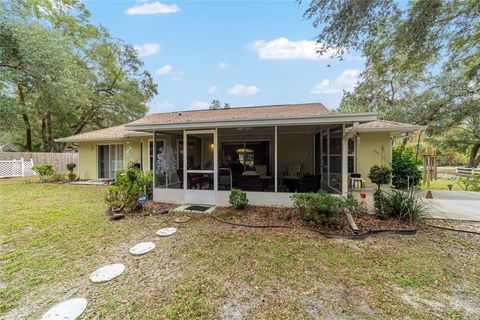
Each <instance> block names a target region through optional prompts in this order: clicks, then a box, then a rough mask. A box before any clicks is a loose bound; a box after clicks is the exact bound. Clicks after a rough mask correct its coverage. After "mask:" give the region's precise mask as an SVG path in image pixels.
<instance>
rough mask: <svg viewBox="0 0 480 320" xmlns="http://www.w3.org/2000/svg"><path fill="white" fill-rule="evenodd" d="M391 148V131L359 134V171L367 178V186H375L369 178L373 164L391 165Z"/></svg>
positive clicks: (357, 156)
mask: <svg viewBox="0 0 480 320" xmlns="http://www.w3.org/2000/svg"><path fill="white" fill-rule="evenodd" d="M391 149H392V148H391V142H390V133H388V132H375V133H362V134H360V136H358V138H357V155H356V158H357V172H358V173H360V174H361V175H362V177H363V178H364V179H365V183H366V186H367V187H374V186H375V185H374V184H372V182H371V181H370V179H368V172H369V171H370V168H371V167H372V166H374V165H385V166H391V163H392V151H391Z"/></svg>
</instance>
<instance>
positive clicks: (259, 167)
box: [255, 164, 267, 177]
mask: <svg viewBox="0 0 480 320" xmlns="http://www.w3.org/2000/svg"><path fill="white" fill-rule="evenodd" d="M255 171H256V172H257V173H258V174H259V175H260V177H265V176H267V165H266V164H256V165H255Z"/></svg>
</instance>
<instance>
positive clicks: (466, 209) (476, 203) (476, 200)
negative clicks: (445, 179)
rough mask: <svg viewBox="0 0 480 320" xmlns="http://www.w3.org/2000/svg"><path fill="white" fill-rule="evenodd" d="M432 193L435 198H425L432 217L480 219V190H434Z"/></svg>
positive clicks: (429, 214)
mask: <svg viewBox="0 0 480 320" xmlns="http://www.w3.org/2000/svg"><path fill="white" fill-rule="evenodd" d="M425 194H426V191H424V192H423V195H424V196H425ZM432 194H433V199H425V200H426V202H427V203H428V204H429V205H430V209H429V210H428V214H427V215H428V216H429V217H430V218H435V219H452V220H472V221H480V192H464V191H446V190H433V191H432Z"/></svg>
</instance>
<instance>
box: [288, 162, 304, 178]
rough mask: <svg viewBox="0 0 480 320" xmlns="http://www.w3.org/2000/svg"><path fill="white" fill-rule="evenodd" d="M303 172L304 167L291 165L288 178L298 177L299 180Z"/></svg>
mask: <svg viewBox="0 0 480 320" xmlns="http://www.w3.org/2000/svg"><path fill="white" fill-rule="evenodd" d="M301 171H302V165H301V164H289V165H288V171H287V176H288V177H298V178H300V174H301Z"/></svg>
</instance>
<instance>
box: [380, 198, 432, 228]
mask: <svg viewBox="0 0 480 320" xmlns="http://www.w3.org/2000/svg"><path fill="white" fill-rule="evenodd" d="M382 196H383V205H384V208H383V209H384V212H385V215H386V216H387V217H392V218H395V219H398V220H400V221H408V222H409V223H412V222H417V221H419V220H421V219H422V218H423V217H424V216H425V211H426V209H427V207H426V205H425V204H424V202H423V201H422V199H421V198H420V195H418V194H416V193H415V192H414V191H413V190H409V191H406V192H405V191H401V190H392V191H390V192H385V193H384V194H383V195H382Z"/></svg>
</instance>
